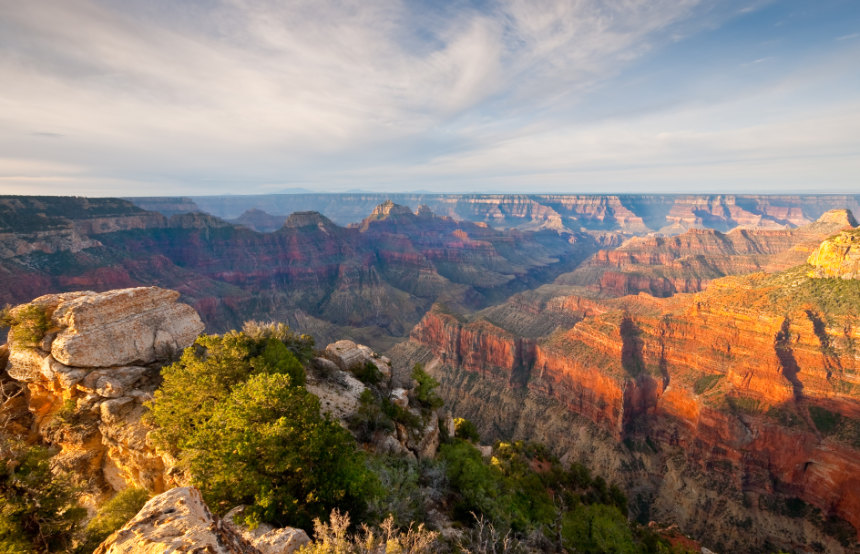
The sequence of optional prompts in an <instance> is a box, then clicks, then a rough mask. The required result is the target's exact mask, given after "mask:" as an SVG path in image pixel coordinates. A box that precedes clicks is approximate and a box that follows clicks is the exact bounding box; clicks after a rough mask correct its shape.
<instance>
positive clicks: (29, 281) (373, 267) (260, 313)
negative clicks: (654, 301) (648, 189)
mask: <svg viewBox="0 0 860 554" xmlns="http://www.w3.org/2000/svg"><path fill="white" fill-rule="evenodd" d="M0 199H2V200H3V202H2V203H0V224H4V225H5V223H4V222H8V225H13V224H15V225H17V224H16V223H15V222H17V221H21V222H24V223H26V225H25V224H24V223H21V225H20V226H7V227H2V228H0V233H2V234H0V279H2V282H3V284H4V286H3V287H0V303H12V304H14V303H18V302H23V301H26V300H29V299H30V298H33V297H35V296H39V295H41V294H44V293H46V292H63V291H71V290H96V291H99V290H110V289H114V288H124V287H133V286H140V285H146V284H157V285H159V286H164V287H168V288H171V289H175V290H178V291H179V292H180V293H181V295H182V300H183V301H184V302H187V303H189V304H191V305H192V306H193V307H194V308H195V309H196V310H197V311H198V312H199V313H200V315H201V317H202V318H203V320H204V322H205V323H206V324H207V328H208V329H209V330H210V331H224V330H227V329H230V328H235V327H237V326H240V325H241V324H242V322H243V321H245V320H248V319H261V320H278V321H285V322H287V323H288V324H289V325H291V326H292V327H294V328H296V329H298V330H300V331H302V332H306V333H310V334H313V335H314V336H315V337H316V338H317V339H318V340H319V341H320V342H328V341H330V340H336V339H340V338H344V337H349V338H354V339H356V340H359V341H361V342H366V343H369V344H372V345H374V346H375V347H377V348H384V347H388V346H390V345H391V344H393V342H395V341H396V340H398V339H399V338H401V337H404V336H405V335H406V334H408V332H409V329H411V328H412V327H413V326H414V325H415V324H416V323H417V322H418V321H419V320H420V318H421V316H422V315H423V314H424V312H425V311H426V310H427V309H429V307H430V306H431V305H432V303H433V302H436V301H444V302H446V303H448V304H451V305H453V306H457V307H458V308H460V309H475V308H479V307H483V306H485V305H487V304H490V303H493V302H496V301H498V300H500V299H503V298H505V297H506V296H508V295H510V294H511V293H513V292H516V291H518V290H523V289H526V288H530V287H532V286H535V285H536V284H540V283H542V282H545V281H548V280H552V279H553V278H554V277H555V276H557V275H558V274H560V273H562V272H565V271H569V270H571V269H573V268H574V267H576V265H577V264H578V263H579V262H581V261H582V260H583V259H585V258H586V257H587V256H588V255H590V254H591V253H592V252H594V251H595V250H596V249H597V245H598V243H597V241H596V240H595V239H594V238H593V237H591V236H590V235H587V234H584V233H564V234H559V233H556V232H554V231H536V232H530V231H519V230H508V231H499V230H495V229H492V228H489V227H487V226H486V225H480V224H473V223H469V222H458V221H454V220H452V219H451V218H447V217H439V216H436V215H434V214H433V213H432V212H430V211H429V210H428V209H426V208H424V209H421V210H418V212H417V213H415V212H412V211H411V210H409V209H406V208H404V207H401V206H397V205H395V204H393V203H391V202H388V203H383V204H381V205H380V206H379V207H378V209H376V210H375V211H374V212H373V213H372V214H371V215H370V216H368V217H367V218H366V220H365V221H364V222H363V223H362V225H361V226H360V227H358V226H356V227H351V228H346V227H341V226H338V225H336V224H334V223H333V222H332V221H330V220H329V219H328V218H326V217H325V216H323V215H321V214H319V213H317V212H297V213H295V214H293V215H291V216H290V217H288V218H286V219H285V220H284V221H283V223H282V225H281V226H280V227H279V228H278V230H277V231H275V232H271V233H257V232H255V231H252V230H250V229H248V228H245V227H240V226H235V225H232V224H230V223H228V222H226V221H224V220H221V219H219V218H217V217H214V216H212V215H208V214H202V213H180V214H176V215H173V216H171V217H170V218H167V217H165V216H163V215H161V214H158V213H152V212H145V211H143V210H141V209H140V208H137V207H135V206H133V205H132V204H130V203H128V202H125V201H121V200H113V199H65V198H57V197H54V198H51V197H45V198H38V199H34V198H28V197H2V198H0ZM40 213H41V214H51V215H50V216H45V217H41V218H40V216H39V215H38V214H40ZM5 231H8V232H5Z"/></svg>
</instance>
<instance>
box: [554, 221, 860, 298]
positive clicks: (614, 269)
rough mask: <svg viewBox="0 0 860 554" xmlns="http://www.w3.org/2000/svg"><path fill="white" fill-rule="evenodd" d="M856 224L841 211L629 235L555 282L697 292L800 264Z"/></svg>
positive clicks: (619, 291) (599, 288)
mask: <svg viewBox="0 0 860 554" xmlns="http://www.w3.org/2000/svg"><path fill="white" fill-rule="evenodd" d="M856 223H857V222H856V220H855V219H854V216H853V215H852V213H851V212H850V211H848V210H844V209H843V210H831V211H828V212H825V213H824V214H823V215H822V216H821V217H820V218H819V219H818V220H817V221H815V222H813V223H810V224H808V225H804V226H802V227H797V228H793V229H760V228H757V229H744V228H736V229H734V230H732V231H730V232H728V233H721V232H720V231H716V230H713V229H691V230H689V231H686V232H685V233H682V234H680V235H676V236H654V235H650V236H645V237H633V238H630V239H628V240H627V241H626V242H625V243H624V244H622V245H621V246H620V247H618V248H615V249H604V250H600V251H598V252H597V253H595V254H594V255H593V256H592V257H591V258H590V259H588V260H587V261H586V262H585V263H583V264H582V265H581V266H580V267H578V268H577V269H576V270H574V271H573V272H571V273H567V274H564V275H561V276H559V277H558V278H557V279H556V282H557V283H559V284H564V285H578V286H584V287H587V288H588V289H590V290H592V291H595V292H598V293H600V294H601V295H604V296H623V295H625V294H636V293H638V292H647V293H649V294H651V295H654V296H671V295H673V294H675V293H678V292H698V291H701V290H703V289H704V288H705V287H706V286H707V285H708V283H709V282H710V281H712V280H713V279H717V278H720V277H725V276H726V275H739V274H743V273H751V272H753V271H769V272H773V271H782V270H784V269H788V268H790V267H793V266H796V265H799V264H802V263H803V262H804V261H806V258H807V257H808V256H809V253H810V252H812V251H813V250H814V249H816V247H818V245H819V244H821V241H822V240H824V239H825V238H827V237H829V236H830V235H832V234H833V233H835V232H838V231H840V230H842V229H845V228H850V227H852V226H853V225H855V224H856Z"/></svg>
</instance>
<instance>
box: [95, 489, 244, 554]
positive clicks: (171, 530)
mask: <svg viewBox="0 0 860 554" xmlns="http://www.w3.org/2000/svg"><path fill="white" fill-rule="evenodd" d="M164 552H207V553H211V554H259V552H260V551H259V550H258V549H257V548H255V547H254V546H253V545H251V544H250V543H249V542H248V541H247V540H245V539H244V538H243V537H242V536H241V535H239V534H238V533H236V532H235V531H234V530H233V529H232V528H231V526H230V525H227V524H226V523H225V522H224V521H223V520H221V519H220V518H218V517H217V516H215V515H214V514H212V512H210V511H209V508H208V507H207V506H206V504H205V503H204V502H203V497H202V496H201V494H200V491H199V490H197V489H195V488H194V487H177V488H174V489H171V490H169V491H167V492H165V493H162V494H159V495H158V496H155V497H153V498H151V499H150V500H149V501H148V502H147V503H146V504H144V506H143V508H141V510H140V512H138V514H137V515H136V516H134V517H133V518H132V519H131V520H130V521H129V522H128V523H126V524H125V525H123V526H122V528H121V529H119V530H118V531H116V532H115V533H113V534H112V535H111V536H109V537H108V538H107V539H105V541H104V542H103V543H102V544H100V545H99V547H98V548H97V549H96V550H95V552H94V553H93V554H126V553H128V554H132V553H136V554H162V553H164Z"/></svg>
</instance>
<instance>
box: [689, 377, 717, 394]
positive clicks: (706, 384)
mask: <svg viewBox="0 0 860 554" xmlns="http://www.w3.org/2000/svg"><path fill="white" fill-rule="evenodd" d="M722 378H723V376H722V375H703V376H702V377H699V378H698V379H696V382H695V383H693V392H695V393H696V394H704V392H705V391H707V390H709V389H711V388H713V386H714V385H716V384H717V383H718V382H719V381H720V379H722Z"/></svg>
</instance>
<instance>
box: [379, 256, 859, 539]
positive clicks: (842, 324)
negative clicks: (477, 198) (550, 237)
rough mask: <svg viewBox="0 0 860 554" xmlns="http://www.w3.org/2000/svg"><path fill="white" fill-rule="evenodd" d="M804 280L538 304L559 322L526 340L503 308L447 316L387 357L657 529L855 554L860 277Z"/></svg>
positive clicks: (481, 422)
mask: <svg viewBox="0 0 860 554" xmlns="http://www.w3.org/2000/svg"><path fill="white" fill-rule="evenodd" d="M809 272H810V268H809V266H800V267H798V268H794V269H792V270H788V271H785V272H780V273H775V274H764V273H756V274H753V275H749V276H745V277H729V278H724V279H719V280H716V281H714V282H713V283H711V285H710V286H709V287H708V288H707V289H706V290H705V291H704V292H702V293H700V294H697V295H692V294H688V295H683V294H682V295H676V296H674V297H672V298H666V299H658V298H654V297H652V296H650V295H645V294H640V295H637V296H628V297H623V298H617V299H605V300H596V299H593V298H592V299H587V298H581V297H575V296H569V295H568V296H561V297H557V298H553V299H550V300H547V297H546V295H544V296H543V297H539V296H534V297H532V298H533V299H539V302H535V303H533V310H534V311H536V314H535V315H532V316H529V317H530V318H533V319H534V320H535V321H538V320H540V319H542V317H541V314H546V315H545V316H544V317H545V318H549V319H553V318H555V320H556V321H558V322H559V325H557V326H556V327H555V328H554V330H553V331H550V332H548V333H547V334H545V335H544V336H541V337H534V336H533V337H532V338H523V335H522V333H521V332H516V333H515V332H511V331H510V330H508V329H505V328H504V325H505V322H504V319H503V318H499V317H496V314H494V313H493V311H492V310H485V311H483V312H480V313H479V314H476V315H475V316H472V317H470V318H468V317H464V316H459V315H456V314H452V313H448V312H446V311H445V310H443V309H440V308H436V309H434V310H431V311H430V312H428V314H427V315H425V317H424V318H423V319H422V321H421V323H420V324H419V325H418V326H416V328H415V329H414V330H413V331H412V334H411V338H410V341H408V342H407V343H404V344H401V345H398V346H397V347H395V348H394V349H393V350H392V352H391V354H390V355H391V357H392V358H393V359H395V360H398V359H400V360H404V362H403V367H404V368H405V367H408V366H409V365H410V364H412V363H415V362H422V363H424V364H425V365H426V367H427V368H428V370H429V371H430V372H431V373H432V374H433V375H434V376H436V377H437V378H438V379H439V380H440V381H441V382H442V387H441V390H442V393H443V396H444V398H445V400H446V402H447V403H448V404H449V405H450V406H451V407H452V409H453V410H455V412H456V413H458V414H462V415H464V416H465V417H468V418H470V419H472V420H473V421H474V422H475V423H476V424H477V425H478V426H479V428H480V430H481V431H482V434H483V435H484V436H485V437H486V438H490V437H494V438H505V439H510V438H517V439H528V440H536V441H539V442H543V443H545V444H548V445H552V446H553V447H554V449H555V450H556V452H557V453H558V454H560V455H561V456H563V457H564V458H565V459H572V460H577V461H581V462H583V463H585V464H586V465H588V466H589V467H592V468H593V469H594V470H596V471H597V472H598V473H601V474H603V475H605V476H606V477H608V478H612V479H615V480H618V481H621V482H624V483H626V486H627V491H628V495H629V497H630V498H631V509H632V511H633V512H634V513H637V514H638V516H639V517H640V518H642V519H643V520H645V521H647V520H648V519H656V520H658V521H659V520H663V521H674V522H677V523H678V524H679V526H680V528H681V529H682V530H683V531H684V532H687V533H689V534H691V535H692V536H693V537H695V538H697V539H700V540H702V541H703V544H706V545H711V546H713V547H714V548H715V549H716V550H718V551H724V550H735V551H736V550H740V551H770V550H769V549H776V548H788V549H794V548H802V549H808V550H809V549H811V550H813V551H816V550H817V551H820V552H824V551H827V552H845V551H854V550H855V549H857V548H858V544H857V542H856V541H857V530H858V529H860V352H858V351H857V350H856V346H855V345H856V344H857V341H858V339H860V329H858V326H857V316H858V315H860V314H858V313H857V306H858V305H860V281H853V280H852V281H846V280H843V279H816V278H812V277H810V276H809V275H808V273H809ZM557 290H560V291H564V289H557ZM519 298H520V301H521V302H525V301H527V300H528V298H529V296H528V295H525V294H524V295H520V296H519ZM563 307H567V308H568V309H569V310H570V311H571V314H570V316H571V318H573V319H574V320H575V321H576V323H575V324H573V325H566V326H565V325H562V324H561V321H562V320H561V319H559V318H558V316H556V315H553V312H556V311H558V310H559V309H560V308H562V309H563ZM489 319H492V320H493V322H490V321H489ZM519 323H520V324H522V323H523V321H522V320H521V321H520V322H519ZM400 371H402V370H400Z"/></svg>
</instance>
